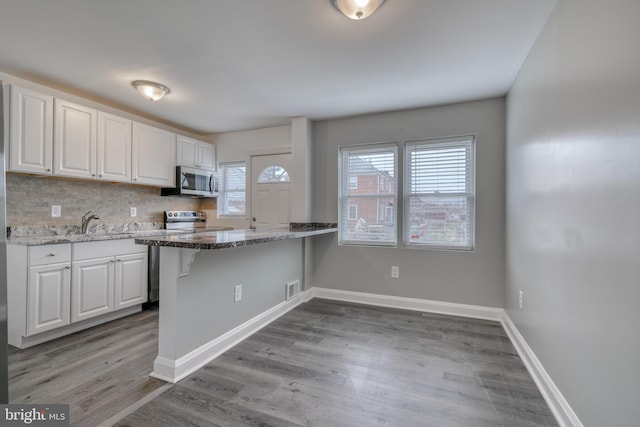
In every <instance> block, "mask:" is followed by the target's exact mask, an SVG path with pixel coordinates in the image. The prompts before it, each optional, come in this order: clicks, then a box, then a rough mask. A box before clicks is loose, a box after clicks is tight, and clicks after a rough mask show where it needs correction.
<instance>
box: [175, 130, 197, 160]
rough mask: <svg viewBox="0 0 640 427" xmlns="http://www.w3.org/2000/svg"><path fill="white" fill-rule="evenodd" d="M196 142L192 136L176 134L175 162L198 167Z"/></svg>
mask: <svg viewBox="0 0 640 427" xmlns="http://www.w3.org/2000/svg"><path fill="white" fill-rule="evenodd" d="M198 142H199V141H197V140H195V139H193V138H188V137H186V136H182V135H178V150H177V164H178V165H180V166H190V167H192V168H197V167H198Z"/></svg>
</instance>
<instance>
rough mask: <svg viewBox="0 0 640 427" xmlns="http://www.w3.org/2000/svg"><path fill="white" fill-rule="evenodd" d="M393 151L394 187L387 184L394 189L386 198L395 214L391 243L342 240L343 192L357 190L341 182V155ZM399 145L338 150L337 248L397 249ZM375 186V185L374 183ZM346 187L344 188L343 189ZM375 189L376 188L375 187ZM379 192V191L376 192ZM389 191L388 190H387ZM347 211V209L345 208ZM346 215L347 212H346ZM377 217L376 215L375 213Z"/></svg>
mask: <svg viewBox="0 0 640 427" xmlns="http://www.w3.org/2000/svg"><path fill="white" fill-rule="evenodd" d="M389 150H391V151H393V154H394V159H393V168H394V179H393V182H394V183H395V186H394V185H392V183H391V182H389V189H391V188H392V187H393V188H394V190H395V191H394V193H393V194H391V193H389V194H388V195H387V196H388V197H386V198H393V209H394V213H395V221H393V224H392V226H393V229H394V230H393V237H394V239H393V242H391V241H385V242H383V243H381V242H380V241H377V240H347V239H344V238H343V236H342V234H343V231H342V230H343V229H342V227H343V226H342V224H341V219H342V218H343V210H344V209H345V206H344V204H346V198H345V200H344V201H343V192H344V190H345V189H346V190H347V191H348V190H355V189H357V188H350V187H349V184H350V183H349V182H347V183H344V182H343V174H344V171H343V167H342V165H343V154H344V152H352V151H367V152H375V151H389ZM399 156H400V150H399V144H398V142H384V143H367V144H358V145H345V146H341V147H339V148H338V245H339V246H369V247H384V248H397V247H398V228H399V217H398V212H399V207H398V200H399V190H400V188H399V172H400V170H399V168H398V166H399ZM376 184H377V183H376ZM345 186H346V188H345ZM376 187H377V186H376ZM378 191H379V190H378ZM389 191H390V190H389ZM375 197H376V198H377V197H380V194H376V195H375ZM361 198H370V199H373V198H374V195H371V196H362V197H361ZM346 208H347V209H348V207H346ZM347 214H348V212H347ZM376 215H377V213H376Z"/></svg>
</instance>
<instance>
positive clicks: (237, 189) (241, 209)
mask: <svg viewBox="0 0 640 427" xmlns="http://www.w3.org/2000/svg"><path fill="white" fill-rule="evenodd" d="M246 175H247V168H246V165H245V163H244V162H234V163H221V164H220V180H221V182H220V196H219V197H218V216H220V217H224V216H241V217H244V216H245V199H246V193H247V192H246Z"/></svg>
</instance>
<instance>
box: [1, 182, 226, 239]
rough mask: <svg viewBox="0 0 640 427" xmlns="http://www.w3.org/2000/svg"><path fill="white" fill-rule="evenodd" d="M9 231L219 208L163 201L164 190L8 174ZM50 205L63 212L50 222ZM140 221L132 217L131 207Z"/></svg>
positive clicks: (206, 201) (180, 200) (158, 217)
mask: <svg viewBox="0 0 640 427" xmlns="http://www.w3.org/2000/svg"><path fill="white" fill-rule="evenodd" d="M6 196H7V226H9V227H13V226H59V225H73V224H80V221H81V218H82V215H84V214H85V213H86V212H87V211H89V210H91V211H93V212H94V213H95V214H96V215H98V216H99V217H100V219H99V220H97V221H95V223H98V224H122V223H125V224H126V223H131V222H162V221H163V216H162V214H163V212H164V211H165V210H195V209H216V200H215V199H203V200H198V199H188V198H179V197H162V196H160V189H159V188H152V187H143V186H138V185H130V184H112V183H103V182H92V181H77V180H69V179H56V178H50V177H38V176H30V175H20V174H14V173H8V174H7V193H6ZM51 205H59V206H61V207H62V213H61V216H60V218H52V217H51ZM130 207H135V208H137V216H136V217H130V216H129V208H130Z"/></svg>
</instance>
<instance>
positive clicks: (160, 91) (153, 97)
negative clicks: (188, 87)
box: [131, 80, 171, 101]
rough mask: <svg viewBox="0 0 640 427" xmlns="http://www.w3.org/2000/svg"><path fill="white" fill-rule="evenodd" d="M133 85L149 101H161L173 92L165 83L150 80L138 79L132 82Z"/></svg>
mask: <svg viewBox="0 0 640 427" xmlns="http://www.w3.org/2000/svg"><path fill="white" fill-rule="evenodd" d="M131 85H132V86H133V87H134V88H136V89H137V90H138V92H140V94H141V95H142V96H144V97H145V98H147V99H148V100H149V101H159V100H161V99H162V98H164V96H165V95H166V94H168V93H169V92H171V91H170V90H169V88H168V87H166V86H165V85H163V84H160V83H156V82H152V81H149V80H136V81H134V82H131Z"/></svg>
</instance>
